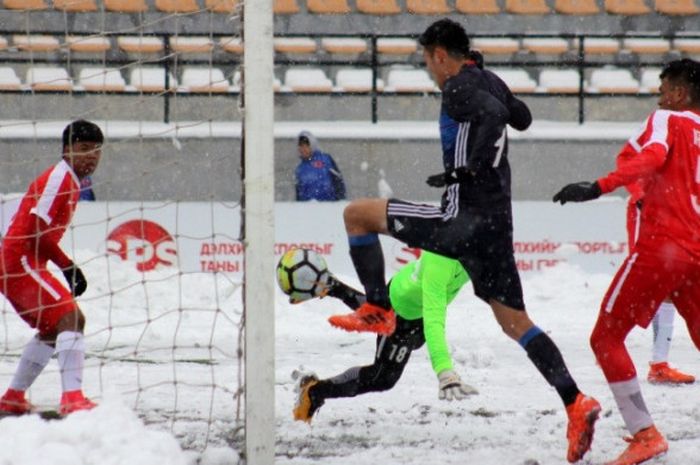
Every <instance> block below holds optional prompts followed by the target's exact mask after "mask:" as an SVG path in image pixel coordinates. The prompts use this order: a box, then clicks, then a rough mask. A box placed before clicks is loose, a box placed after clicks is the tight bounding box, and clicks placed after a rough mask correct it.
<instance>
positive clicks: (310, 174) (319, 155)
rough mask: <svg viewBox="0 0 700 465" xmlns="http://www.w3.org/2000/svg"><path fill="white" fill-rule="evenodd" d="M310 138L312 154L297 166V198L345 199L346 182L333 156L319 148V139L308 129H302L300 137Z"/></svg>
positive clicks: (302, 199)
mask: <svg viewBox="0 0 700 465" xmlns="http://www.w3.org/2000/svg"><path fill="white" fill-rule="evenodd" d="M302 136H303V137H306V138H307V139H308V140H309V145H310V146H311V150H312V154H311V156H310V157H309V158H308V159H304V158H302V159H301V161H300V162H299V165H298V166H297V168H296V172H295V175H296V198H297V200H301V201H304V200H321V201H329V200H343V199H345V183H344V182H343V176H342V174H341V173H340V170H339V169H338V166H337V165H336V164H335V161H334V160H333V157H331V156H330V155H329V154H327V153H324V152H322V151H321V150H319V148H318V141H317V140H316V138H315V137H314V136H313V134H311V133H310V132H308V131H302V132H301V133H300V134H299V137H302Z"/></svg>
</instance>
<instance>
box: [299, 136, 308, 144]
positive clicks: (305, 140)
mask: <svg viewBox="0 0 700 465" xmlns="http://www.w3.org/2000/svg"><path fill="white" fill-rule="evenodd" d="M302 144H305V145H311V141H310V140H309V138H308V136H306V135H303V134H302V135H301V136H299V145H302Z"/></svg>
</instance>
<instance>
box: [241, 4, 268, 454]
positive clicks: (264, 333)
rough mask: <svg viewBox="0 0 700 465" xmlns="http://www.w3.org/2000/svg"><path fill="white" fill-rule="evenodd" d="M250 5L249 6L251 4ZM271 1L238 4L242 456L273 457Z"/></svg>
mask: <svg viewBox="0 0 700 465" xmlns="http://www.w3.org/2000/svg"><path fill="white" fill-rule="evenodd" d="M249 7H250V8H249ZM272 35H273V16H272V0H255V1H251V0H248V1H247V2H245V3H244V5H243V44H244V52H243V106H244V108H243V109H244V116H243V148H244V153H243V176H244V182H243V204H242V207H243V221H244V228H243V234H244V238H243V241H244V244H245V266H244V273H245V284H244V291H243V292H244V316H245V455H246V463H247V464H248V465H273V463H274V459H275V400H274V399H275V352H274V351H275V307H274V295H275V294H274V289H273V288H272V286H273V279H272V277H273V275H274V255H273V248H274V165H273V163H274V162H273V150H274V137H273V123H274V107H273V104H274V102H273V46H272Z"/></svg>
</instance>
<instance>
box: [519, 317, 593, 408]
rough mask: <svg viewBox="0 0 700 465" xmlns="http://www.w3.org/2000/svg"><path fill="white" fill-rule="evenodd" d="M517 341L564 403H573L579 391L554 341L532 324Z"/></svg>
mask: <svg viewBox="0 0 700 465" xmlns="http://www.w3.org/2000/svg"><path fill="white" fill-rule="evenodd" d="M518 343H519V344H520V345H521V346H522V347H523V348H524V349H525V351H526V352H527V356H528V357H529V358H530V360H532V363H534V364H535V366H536V367H537V369H538V370H539V371H540V373H542V376H544V378H545V379H546V380H547V382H548V383H549V384H550V385H551V386H552V387H554V389H556V390H557V392H558V393H559V397H561V400H562V401H564V405H567V406H568V405H570V404H573V403H574V401H575V400H576V396H577V395H578V393H579V392H580V391H579V390H578V386H576V382H575V381H574V379H573V378H572V377H571V374H570V373H569V370H568V368H566V363H564V358H563V357H562V356H561V352H559V348H558V347H557V346H556V344H554V341H552V340H551V339H550V337H549V336H547V335H546V334H545V333H543V332H542V330H541V329H540V328H538V327H537V326H533V327H532V328H530V329H529V330H528V331H527V332H526V333H525V334H524V335H523V336H522V337H521V338H520V340H519V341H518Z"/></svg>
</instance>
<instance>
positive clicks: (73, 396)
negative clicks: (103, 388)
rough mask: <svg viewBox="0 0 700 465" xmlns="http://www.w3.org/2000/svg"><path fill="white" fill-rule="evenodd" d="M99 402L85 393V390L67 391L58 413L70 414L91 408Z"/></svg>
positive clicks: (62, 397)
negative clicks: (95, 401)
mask: <svg viewBox="0 0 700 465" xmlns="http://www.w3.org/2000/svg"><path fill="white" fill-rule="evenodd" d="M95 407H97V404H96V403H94V402H93V401H91V400H90V399H88V398H87V397H85V396H84V395H83V391H67V392H64V393H63V395H62V396H61V405H60V407H59V408H58V413H60V414H61V415H68V414H69V413H73V412H77V411H78V410H91V409H93V408H95Z"/></svg>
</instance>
